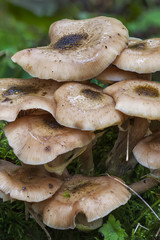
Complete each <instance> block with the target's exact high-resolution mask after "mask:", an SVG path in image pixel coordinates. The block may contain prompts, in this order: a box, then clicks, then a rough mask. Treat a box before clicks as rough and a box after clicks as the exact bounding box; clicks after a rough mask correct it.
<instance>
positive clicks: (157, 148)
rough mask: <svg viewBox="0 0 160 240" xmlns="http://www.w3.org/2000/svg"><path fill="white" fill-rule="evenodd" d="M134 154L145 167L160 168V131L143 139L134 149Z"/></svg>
mask: <svg viewBox="0 0 160 240" xmlns="http://www.w3.org/2000/svg"><path fill="white" fill-rule="evenodd" d="M133 154H134V156H135V158H136V160H137V161H138V162H139V163H140V164H141V165H143V166H144V167H147V168H150V169H158V168H160V131H158V132H156V133H153V134H151V135H149V136H147V137H145V138H143V139H142V140H141V141H140V142H139V143H138V144H137V145H136V146H135V147H134V149H133Z"/></svg>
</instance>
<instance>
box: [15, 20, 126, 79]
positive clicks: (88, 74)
mask: <svg viewBox="0 0 160 240" xmlns="http://www.w3.org/2000/svg"><path fill="white" fill-rule="evenodd" d="M49 36H50V40H51V43H50V45H49V46H45V47H37V48H30V49H25V50H22V51H20V52H17V53H16V54H15V55H14V56H13V57H12V60H13V62H15V63H18V64H19V65H20V66H21V67H22V68H23V69H24V70H25V71H27V72H28V73H29V74H30V75H32V76H35V77H38V78H43V79H50V78H52V79H55V80H57V81H83V80H87V79H91V78H93V77H95V76H96V75H98V74H100V73H101V72H102V71H103V70H104V69H105V68H106V67H107V66H108V65H109V64H111V63H112V62H113V61H114V60H115V58H116V56H117V55H119V54H120V52H121V51H122V50H123V49H124V48H125V46H126V44H127V42H128V30H127V29H126V27H125V26H124V25H123V24H122V23H121V22H120V21H119V20H117V19H115V18H109V17H103V16H102V17H95V18H91V19H84V20H69V19H63V20H60V21H57V22H55V23H53V24H52V25H51V26H50V30H49ZM62 69H63V71H62Z"/></svg>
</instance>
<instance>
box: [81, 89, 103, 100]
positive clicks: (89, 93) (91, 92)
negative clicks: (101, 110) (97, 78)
mask: <svg viewBox="0 0 160 240" xmlns="http://www.w3.org/2000/svg"><path fill="white" fill-rule="evenodd" d="M82 94H83V95H84V96H85V97H87V98H90V99H93V100H98V99H101V96H102V94H101V93H100V92H97V91H94V90H91V89H83V90H82Z"/></svg>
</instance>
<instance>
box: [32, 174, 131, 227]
mask: <svg viewBox="0 0 160 240" xmlns="http://www.w3.org/2000/svg"><path fill="white" fill-rule="evenodd" d="M117 179H118V180H119V181H122V180H120V179H119V178H117ZM122 182H123V181H122ZM130 196H131V194H130V193H129V191H128V190H127V189H126V188H125V187H124V186H123V185H122V184H121V183H120V182H118V181H116V180H115V179H113V178H111V177H109V176H102V177H86V176H82V175H74V176H73V177H72V178H70V179H68V180H66V181H65V183H64V184H63V185H62V187H61V189H60V190H59V191H58V192H57V193H56V194H55V195H54V196H53V197H52V198H51V199H50V200H48V201H44V202H41V203H39V204H34V205H33V208H34V209H36V211H38V212H40V213H41V214H42V215H43V222H44V223H45V224H46V225H48V226H50V227H52V228H58V229H67V228H75V217H76V215H77V214H78V213H80V212H82V213H83V214H85V216H86V218H87V221H88V222H92V221H94V220H96V219H99V218H102V217H104V216H106V215H107V214H109V213H110V212H111V211H113V210H114V209H116V208H117V207H119V206H121V205H123V204H125V203H126V202H127V201H128V200H129V198H130Z"/></svg>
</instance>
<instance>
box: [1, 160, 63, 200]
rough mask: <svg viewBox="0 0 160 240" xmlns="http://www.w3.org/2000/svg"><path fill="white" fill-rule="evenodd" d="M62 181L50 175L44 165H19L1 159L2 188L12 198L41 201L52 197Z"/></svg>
mask: <svg viewBox="0 0 160 240" xmlns="http://www.w3.org/2000/svg"><path fill="white" fill-rule="evenodd" d="M61 185H62V181H61V180H59V179H57V178H54V177H50V176H49V174H48V173H47V171H45V169H44V168H43V167H36V168H35V167H32V166H23V167H22V166H17V165H15V164H13V163H10V162H7V161H4V160H0V190H1V191H3V192H4V193H5V194H9V195H10V197H11V198H14V199H18V200H22V201H27V202H40V201H43V200H45V199H48V198H50V197H51V196H52V195H53V194H54V193H55V192H56V191H57V190H58V189H59V188H60V186H61Z"/></svg>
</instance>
